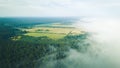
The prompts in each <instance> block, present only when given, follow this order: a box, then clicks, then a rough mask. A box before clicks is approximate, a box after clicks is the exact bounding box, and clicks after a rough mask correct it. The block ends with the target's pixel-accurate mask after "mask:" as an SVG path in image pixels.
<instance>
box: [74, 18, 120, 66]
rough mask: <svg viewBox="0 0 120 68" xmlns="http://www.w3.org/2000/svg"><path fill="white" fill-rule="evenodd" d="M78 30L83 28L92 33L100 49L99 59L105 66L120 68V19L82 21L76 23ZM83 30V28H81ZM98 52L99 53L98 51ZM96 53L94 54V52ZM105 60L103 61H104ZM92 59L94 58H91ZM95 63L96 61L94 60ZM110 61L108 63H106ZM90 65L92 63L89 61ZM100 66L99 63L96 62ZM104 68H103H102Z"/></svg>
mask: <svg viewBox="0 0 120 68" xmlns="http://www.w3.org/2000/svg"><path fill="white" fill-rule="evenodd" d="M75 26H76V27H77V28H80V27H82V28H83V29H84V30H86V31H87V32H90V33H91V40H93V41H95V42H97V45H94V44H93V45H92V47H93V48H94V47H97V48H98V49H100V52H98V56H99V58H101V61H103V66H104V65H105V64H108V66H111V65H112V66H113V67H110V68H120V20H119V19H112V18H109V19H106V18H105V19H97V18H92V19H87V18H86V19H82V20H80V21H79V22H77V23H75ZM80 29H81V28H80ZM96 51H98V50H97V49H96ZM93 53H94V52H93ZM102 58H103V59H102ZM90 59H92V58H90ZM92 61H94V60H92ZM104 61H108V62H104ZM88 63H91V62H89V61H88ZM96 63H98V65H99V64H100V62H99V61H96ZM88 68H89V67H88ZM101 68H103V67H101Z"/></svg>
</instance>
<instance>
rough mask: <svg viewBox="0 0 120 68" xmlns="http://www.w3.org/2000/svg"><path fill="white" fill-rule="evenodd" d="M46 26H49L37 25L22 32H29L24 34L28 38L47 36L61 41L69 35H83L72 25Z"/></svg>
mask: <svg viewBox="0 0 120 68" xmlns="http://www.w3.org/2000/svg"><path fill="white" fill-rule="evenodd" d="M46 25H47V24H45V25H43V24H42V25H37V26H34V27H32V28H28V29H22V30H24V31H26V32H27V33H25V34H24V35H27V36H34V37H41V36H47V37H49V38H52V39H60V38H63V37H65V36H66V35H68V34H72V35H77V34H81V33H82V32H81V31H80V30H79V29H77V28H74V27H72V26H70V25H63V24H55V23H54V24H49V25H47V26H46Z"/></svg>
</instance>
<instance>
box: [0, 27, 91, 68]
mask: <svg viewBox="0 0 120 68" xmlns="http://www.w3.org/2000/svg"><path fill="white" fill-rule="evenodd" d="M8 27H9V26H0V31H2V33H0V68H35V66H36V65H37V64H38V61H39V63H40V64H42V62H45V61H47V60H48V59H47V58H45V57H46V56H47V55H51V54H55V55H56V56H55V59H56V60H59V59H64V58H66V57H67V56H68V54H67V52H69V48H73V49H77V50H78V51H80V52H85V51H86V49H87V47H88V45H89V44H87V43H84V41H85V39H86V38H87V34H81V35H74V36H73V35H68V36H65V37H64V38H62V39H58V40H53V39H51V38H48V37H46V36H42V37H32V36H24V35H23V36H22V35H21V38H20V39H19V40H17V41H12V40H11V39H10V37H12V36H17V35H20V33H24V32H20V31H19V30H17V29H14V28H12V27H9V28H8ZM4 31H5V32H4ZM18 33H19V34H18ZM79 45H80V46H79ZM83 46H84V47H85V48H83ZM83 49H84V50H83Z"/></svg>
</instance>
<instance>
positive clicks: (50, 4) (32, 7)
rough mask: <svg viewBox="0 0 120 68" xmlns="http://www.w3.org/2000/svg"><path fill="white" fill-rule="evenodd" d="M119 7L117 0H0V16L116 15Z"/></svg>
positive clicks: (119, 2) (119, 3)
mask: <svg viewBox="0 0 120 68" xmlns="http://www.w3.org/2000/svg"><path fill="white" fill-rule="evenodd" d="M119 7H120V1H119V0H0V10H2V11H0V14H1V16H8V15H9V16H95V17H96V16H97V17H103V16H118V15H120V13H119V11H120V10H119V9H120V8H119ZM11 12H13V14H11ZM14 13H16V14H14Z"/></svg>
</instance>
